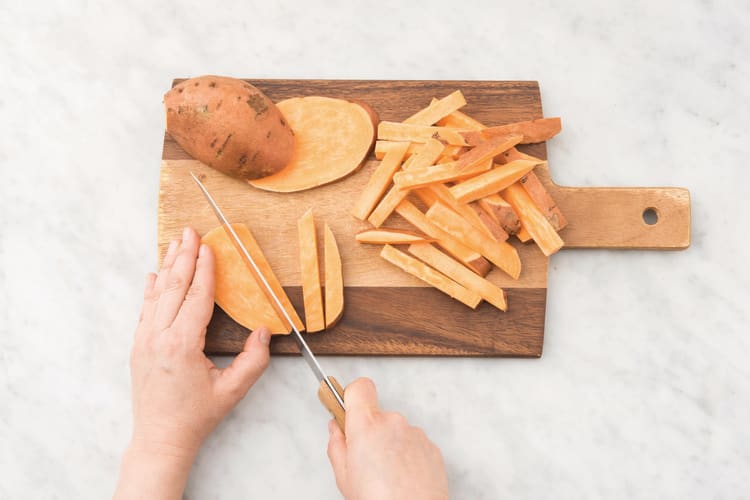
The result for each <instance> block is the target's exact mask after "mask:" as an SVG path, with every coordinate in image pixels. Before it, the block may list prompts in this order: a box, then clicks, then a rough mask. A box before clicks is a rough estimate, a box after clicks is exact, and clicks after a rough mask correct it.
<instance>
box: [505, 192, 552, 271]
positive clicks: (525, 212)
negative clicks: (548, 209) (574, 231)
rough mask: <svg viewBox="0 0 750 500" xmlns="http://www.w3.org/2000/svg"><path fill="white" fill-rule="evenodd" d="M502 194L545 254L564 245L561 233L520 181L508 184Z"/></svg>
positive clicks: (547, 254) (549, 253) (550, 253)
mask: <svg viewBox="0 0 750 500" xmlns="http://www.w3.org/2000/svg"><path fill="white" fill-rule="evenodd" d="M502 196H503V198H504V199H506V200H508V203H510V204H511V205H512V206H513V210H514V211H515V212H516V213H517V214H518V217H519V218H520V219H521V223H522V224H523V227H524V229H526V230H527V231H528V232H529V234H530V235H531V237H532V238H533V239H534V242H535V243H536V244H537V245H538V246H539V248H540V249H541V250H542V253H544V255H546V256H547V257H549V256H550V255H552V254H553V253H555V252H557V251H558V250H560V249H561V248H562V247H563V240H562V238H560V235H559V234H557V231H555V228H554V227H552V225H551V224H550V223H549V221H548V220H547V218H546V217H545V216H544V214H543V213H542V212H541V211H540V210H539V208H538V207H537V206H536V204H535V203H534V201H533V200H532V199H531V197H530V196H529V193H527V192H526V190H525V189H524V188H523V187H522V186H521V185H520V184H519V183H515V184H513V185H511V186H508V187H507V188H506V189H505V191H503V194H502Z"/></svg>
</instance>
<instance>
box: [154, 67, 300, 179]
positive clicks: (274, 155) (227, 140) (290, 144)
mask: <svg viewBox="0 0 750 500" xmlns="http://www.w3.org/2000/svg"><path fill="white" fill-rule="evenodd" d="M164 107H165V109H166V114H167V132H169V135H171V136H172V138H173V139H174V140H175V141H177V143H178V144H179V145H180V146H181V147H182V149H184V150H185V151H186V152H187V153H188V154H189V155H190V156H192V157H194V158H195V159H197V160H199V161H202V162H203V163H205V164H206V165H208V166H210V167H213V168H215V169H216V170H219V171H220V172H223V173H225V174H227V175H230V176H232V177H237V178H238V179H248V180H249V179H258V178H261V177H266V176H269V175H271V174H274V173H276V172H278V171H280V170H281V169H283V168H284V167H285V166H286V165H287V164H288V163H289V161H290V160H291V159H292V155H293V154H294V151H295V138H294V134H293V133H292V130H291V128H290V127H289V124H288V123H287V122H286V120H285V119H284V117H283V116H282V114H281V111H279V109H278V108H277V107H276V105H274V103H273V102H272V101H271V100H270V99H269V98H268V97H266V95H265V94H263V92H261V91H260V90H258V89H257V88H255V87H254V86H252V85H250V84H249V83H247V82H246V81H244V80H238V79H235V78H227V77H223V76H200V77H197V78H190V79H188V80H185V81H183V82H181V83H178V84H177V85H175V86H174V87H173V88H172V90H170V91H169V92H167V93H166V94H165V95H164Z"/></svg>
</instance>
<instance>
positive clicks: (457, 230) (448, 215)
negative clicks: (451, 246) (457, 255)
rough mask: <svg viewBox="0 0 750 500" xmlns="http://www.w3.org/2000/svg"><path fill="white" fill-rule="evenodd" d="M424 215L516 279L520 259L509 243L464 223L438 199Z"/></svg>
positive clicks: (519, 271) (519, 272) (519, 267)
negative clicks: (497, 239) (494, 238)
mask: <svg viewBox="0 0 750 500" xmlns="http://www.w3.org/2000/svg"><path fill="white" fill-rule="evenodd" d="M426 215H427V220H429V221H430V222H432V223H433V224H435V225H436V226H437V227H439V228H440V229H442V230H443V231H445V232H446V233H448V234H450V235H451V236H453V237H454V238H456V239H457V240H458V241H460V242H462V243H463V244H465V245H466V246H468V247H469V248H471V249H472V250H474V251H476V252H479V253H480V254H481V255H483V256H484V257H486V258H487V259H489V261H490V262H492V263H493V264H495V265H496V266H497V267H499V268H500V269H502V270H503V271H505V272H506V273H507V274H508V275H509V276H510V277H511V278H513V279H518V277H519V276H520V274H521V259H520V258H519V257H518V252H516V249H515V248H513V247H512V246H511V245H510V244H508V243H505V242H500V241H494V240H493V239H491V238H490V237H489V236H487V235H486V234H485V233H483V232H482V231H480V230H479V229H476V228H475V227H473V226H471V225H469V224H466V223H465V222H464V219H463V218H461V217H460V216H459V215H458V214H456V212H454V211H453V210H451V209H450V208H448V207H446V206H445V205H444V204H442V203H441V202H439V201H438V202H436V203H435V204H434V205H432V207H430V209H429V210H428V211H427V214H426Z"/></svg>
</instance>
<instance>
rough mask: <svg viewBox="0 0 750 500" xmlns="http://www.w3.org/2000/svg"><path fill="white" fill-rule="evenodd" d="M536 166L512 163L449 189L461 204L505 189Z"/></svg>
mask: <svg viewBox="0 0 750 500" xmlns="http://www.w3.org/2000/svg"><path fill="white" fill-rule="evenodd" d="M542 163H544V162H542ZM537 165H540V163H538V162H535V161H529V160H516V161H512V162H510V163H507V164H505V165H501V166H499V167H497V168H494V169H492V170H490V171H489V172H485V173H483V174H481V175H477V176H476V177H472V178H471V179H468V180H466V181H464V182H460V183H458V184H456V185H455V186H453V187H451V188H450V191H451V195H453V197H454V198H455V199H456V200H458V201H459V202H461V203H469V202H470V201H474V200H478V199H480V198H483V197H485V196H487V195H490V194H493V193H497V192H498V191H501V190H503V189H505V188H506V187H508V186H510V185H511V184H513V183H514V182H516V181H517V180H519V179H520V178H521V177H523V176H524V175H526V174H527V173H529V172H531V169H533V168H534V167H536V166H537Z"/></svg>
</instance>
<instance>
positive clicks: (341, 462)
mask: <svg viewBox="0 0 750 500" xmlns="http://www.w3.org/2000/svg"><path fill="white" fill-rule="evenodd" d="M328 434H329V435H330V436H329V438H328V450H327V452H328V460H330V461H331V467H332V468H333V475H334V476H335V477H336V486H338V488H339V491H340V492H341V494H342V495H344V496H346V493H345V490H346V489H347V488H346V438H345V437H344V433H343V432H341V429H339V426H338V424H336V420H330V421H329V422H328Z"/></svg>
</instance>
